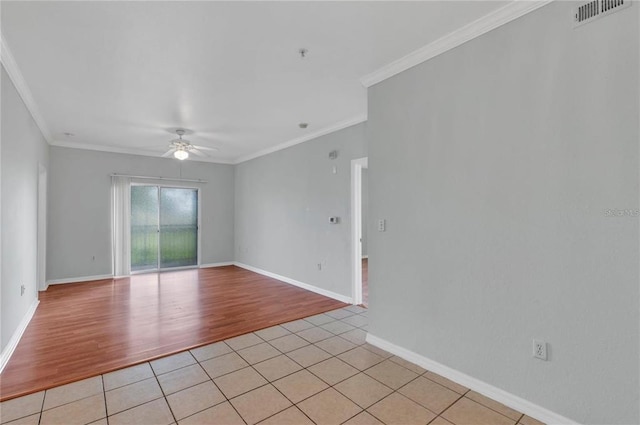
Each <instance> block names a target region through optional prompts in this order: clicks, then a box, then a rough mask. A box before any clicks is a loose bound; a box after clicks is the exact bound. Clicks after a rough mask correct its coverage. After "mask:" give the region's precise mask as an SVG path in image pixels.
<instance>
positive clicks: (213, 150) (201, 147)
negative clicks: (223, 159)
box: [193, 145, 220, 152]
mask: <svg viewBox="0 0 640 425" xmlns="http://www.w3.org/2000/svg"><path fill="white" fill-rule="evenodd" d="M193 147H194V148H196V149H200V150H201V151H211V152H218V151H219V150H220V149H218V148H209V147H207V146H196V145H193Z"/></svg>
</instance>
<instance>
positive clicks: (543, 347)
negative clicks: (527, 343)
mask: <svg viewBox="0 0 640 425" xmlns="http://www.w3.org/2000/svg"><path fill="white" fill-rule="evenodd" d="M533 357H535V358H536V359H540V360H545V361H546V360H547V343H546V342H544V341H539V340H537V339H534V340H533Z"/></svg>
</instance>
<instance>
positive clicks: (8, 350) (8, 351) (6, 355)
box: [0, 298, 40, 373]
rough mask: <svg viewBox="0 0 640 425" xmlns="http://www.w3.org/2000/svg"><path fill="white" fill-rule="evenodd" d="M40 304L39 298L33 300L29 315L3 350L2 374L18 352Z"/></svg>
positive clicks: (1, 359) (26, 315)
mask: <svg viewBox="0 0 640 425" xmlns="http://www.w3.org/2000/svg"><path fill="white" fill-rule="evenodd" d="M38 304H40V301H39V300H38V299H37V298H36V299H35V300H33V302H32V303H31V306H30V307H29V310H27V313H26V314H25V315H24V317H23V318H22V320H21V321H20V324H19V325H18V328H17V329H16V330H15V332H14V333H13V335H11V339H10V340H9V343H8V344H7V346H6V347H5V348H4V350H2V354H0V373H2V370H3V369H4V367H5V366H6V365H7V363H8V362H9V359H10V358H11V355H13V352H14V351H15V350H16V347H17V346H18V343H19V342H20V338H22V335H23V334H24V331H26V330H27V326H28V325H29V322H31V319H32V318H33V315H34V314H35V312H36V308H38Z"/></svg>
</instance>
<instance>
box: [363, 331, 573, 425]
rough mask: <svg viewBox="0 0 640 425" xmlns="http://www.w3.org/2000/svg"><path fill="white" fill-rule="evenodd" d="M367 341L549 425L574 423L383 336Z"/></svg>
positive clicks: (373, 336)
mask: <svg viewBox="0 0 640 425" xmlns="http://www.w3.org/2000/svg"><path fill="white" fill-rule="evenodd" d="M367 342H368V343H369V344H371V345H375V346H376V347H378V348H382V349H383V350H385V351H388V352H389V353H392V354H395V355H396V356H398V357H402V358H403V359H405V360H408V361H410V362H411V363H414V364H417V365H418V366H420V367H423V368H425V369H427V370H430V371H431V372H433V373H437V374H438V375H441V376H444V377H445V378H447V379H450V380H452V381H454V382H456V383H458V384H460V385H463V386H465V387H467V388H469V389H471V390H473V391H476V392H478V393H480V394H482V395H485V396H487V397H489V398H492V399H493V400H496V401H498V402H500V403H502V404H504V405H506V406H509V407H511V408H512V409H515V410H517V411H519V412H522V413H524V414H525V415H527V416H530V417H532V418H534V419H537V420H539V421H542V422H544V423H546V424H548V425H553V424H563V425H564V424H577V422H575V421H573V420H571V419H568V418H565V417H564V416H562V415H559V414H557V413H555V412H552V411H550V410H548V409H545V408H544V407H542V406H538V405H537V404H534V403H531V402H530V401H527V400H525V399H523V398H520V397H518V396H516V395H513V394H511V393H509V392H507V391H504V390H501V389H500V388H497V387H494V386H493V385H490V384H487V383H486V382H483V381H481V380H479V379H476V378H473V377H471V376H469V375H467V374H464V373H462V372H460V371H458V370H455V369H452V368H450V367H448V366H445V365H443V364H441V363H438V362H436V361H434V360H431V359H429V358H427V357H424V356H422V355H420V354H417V353H414V352H413V351H410V350H407V349H405V348H402V347H400V346H398V345H395V344H393V343H391V342H389V341H386V340H384V339H382V338H378V337H377V336H375V335H372V334H370V333H368V334H367Z"/></svg>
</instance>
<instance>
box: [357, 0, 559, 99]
mask: <svg viewBox="0 0 640 425" xmlns="http://www.w3.org/2000/svg"><path fill="white" fill-rule="evenodd" d="M551 1H553V0H513V1H512V2H510V3H508V4H507V5H505V6H503V7H501V8H499V9H497V10H495V11H493V12H491V13H489V14H487V15H485V16H483V17H481V18H479V19H476V20H475V21H473V22H471V23H469V24H467V25H465V26H463V27H460V28H459V29H457V30H455V31H453V32H451V33H449V34H447V35H445V36H444V37H441V38H439V39H437V40H436V41H434V42H432V43H429V44H427V45H426V46H424V47H421V48H420V49H418V50H415V51H413V52H411V53H409V54H408V55H406V56H404V57H402V58H400V59H398V60H395V61H393V62H391V63H389V64H387V65H385V66H383V67H382V68H380V69H378V70H377V71H374V72H372V73H370V74H367V75H365V76H364V77H362V78H361V79H360V82H361V83H362V85H363V86H365V87H367V88H369V87H371V86H373V85H375V84H378V83H380V82H382V81H384V80H386V79H387V78H391V77H393V76H394V75H396V74H399V73H401V72H402V71H406V70H407V69H409V68H413V67H414V66H416V65H419V64H421V63H423V62H426V61H428V60H429V59H432V58H434V57H436V56H438V55H441V54H442V53H445V52H447V51H449V50H451V49H454V48H456V47H458V46H460V45H462V44H464V43H466V42H467V41H470V40H473V39H474V38H477V37H480V36H481V35H483V34H486V33H488V32H489V31H491V30H494V29H496V28H498V27H500V26H502V25H505V24H507V23H509V22H511V21H513V20H515V19H518V18H519V17H521V16H524V15H526V14H527V13H530V12H533V11H534V10H536V9H539V8H541V7H542V6H545V5H547V4H549V3H551Z"/></svg>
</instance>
